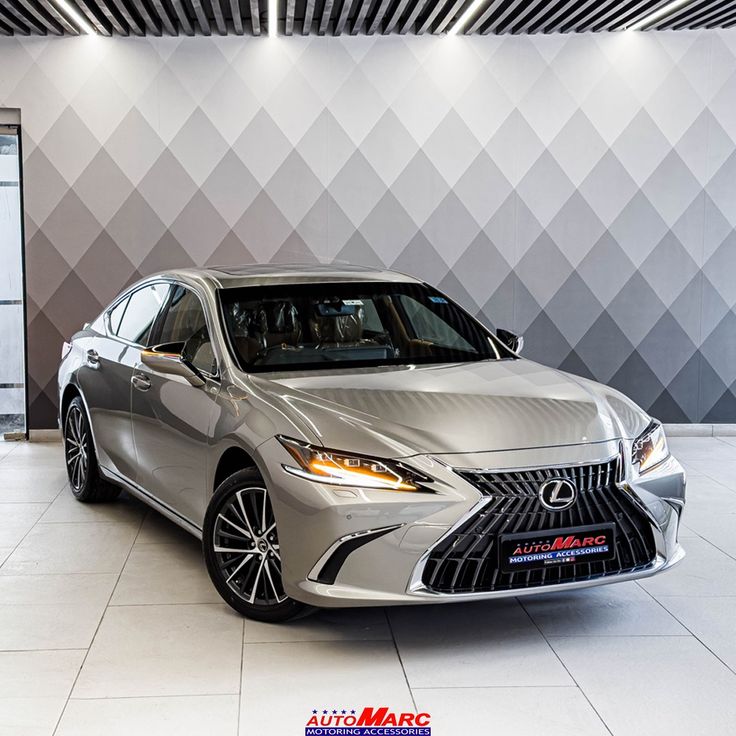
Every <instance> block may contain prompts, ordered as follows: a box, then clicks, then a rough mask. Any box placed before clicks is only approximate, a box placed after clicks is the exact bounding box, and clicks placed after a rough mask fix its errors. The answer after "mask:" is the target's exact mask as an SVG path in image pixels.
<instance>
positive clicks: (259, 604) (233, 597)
mask: <svg viewBox="0 0 736 736" xmlns="http://www.w3.org/2000/svg"><path fill="white" fill-rule="evenodd" d="M264 527H265V529H264ZM264 531H265V533H264ZM202 547H203V550H204V559H205V562H206V564H207V572H208V573H209V575H210V578H211V579H212V582H213V584H214V586H215V588H217V592H218V593H219V594H220V595H221V596H222V598H223V599H224V600H225V602H226V603H227V604H228V605H229V606H231V607H232V608H234V609H235V610H236V611H237V612H238V613H240V614H242V615H243V616H246V617H247V618H252V619H255V620H257V621H269V622H272V623H276V622H281V621H288V620H289V619H293V618H296V617H298V616H300V615H303V614H304V613H305V611H306V610H308V606H305V605H304V604H303V603H300V602H299V601H295V600H294V599H293V598H289V597H288V596H287V595H286V593H285V592H284V587H283V583H282V580H281V556H280V547H279V543H278V535H277V533H276V521H275V519H274V516H273V509H272V507H271V501H270V498H269V495H268V490H267V489H266V484H265V483H264V482H263V478H261V476H260V474H259V473H258V471H257V470H256V469H255V468H247V469H245V470H239V471H238V472H237V473H233V475H231V476H230V477H229V478H226V479H225V480H224V481H223V482H222V483H221V484H220V485H219V486H218V488H217V490H216V491H215V494H214V496H212V500H211V501H210V504H209V506H208V508H207V513H206V514H205V517H204V529H203V533H202ZM230 548H232V550H233V551H232V552H230V551H228V549H230ZM236 550H242V551H236Z"/></svg>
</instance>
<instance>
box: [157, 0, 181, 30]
mask: <svg viewBox="0 0 736 736" xmlns="http://www.w3.org/2000/svg"><path fill="white" fill-rule="evenodd" d="M151 2H152V3H153V7H154V9H155V11H156V13H157V14H158V17H159V20H160V21H161V26H162V28H163V29H164V31H166V33H167V34H168V35H169V36H178V35H179V29H178V28H177V27H176V21H175V19H174V18H172V17H171V16H170V15H169V10H168V8H167V7H165V6H164V4H163V2H162V0H151Z"/></svg>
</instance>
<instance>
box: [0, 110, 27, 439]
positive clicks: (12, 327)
mask: <svg viewBox="0 0 736 736" xmlns="http://www.w3.org/2000/svg"><path fill="white" fill-rule="evenodd" d="M22 208H23V193H22V181H21V142H20V127H19V126H18V125H2V124H0V263H1V264H2V267H0V437H2V436H5V435H9V436H10V437H17V436H18V435H21V436H25V435H26V426H27V425H26V413H27V412H26V347H25V346H26V324H25V305H24V303H23V300H24V296H25V278H24V259H23V215H22V213H23V209H22Z"/></svg>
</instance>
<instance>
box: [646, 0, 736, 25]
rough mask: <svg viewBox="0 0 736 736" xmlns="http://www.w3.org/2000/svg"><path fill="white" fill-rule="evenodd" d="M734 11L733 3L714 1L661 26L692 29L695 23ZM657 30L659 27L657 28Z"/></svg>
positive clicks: (670, 19)
mask: <svg viewBox="0 0 736 736" xmlns="http://www.w3.org/2000/svg"><path fill="white" fill-rule="evenodd" d="M734 10H736V8H734V6H733V3H730V2H723V0H714V1H713V2H709V3H707V4H705V5H704V6H702V7H700V8H699V10H698V11H696V12H690V13H688V14H686V15H685V16H680V17H679V18H678V17H673V18H668V19H667V22H666V23H663V24H662V26H663V27H666V28H672V29H674V30H678V31H679V30H682V29H683V28H692V27H693V26H694V24H696V23H702V22H706V23H707V22H709V21H710V20H712V19H714V18H718V17H720V16H722V15H723V14H724V12H725V13H730V12H733V11H734ZM657 28H659V26H657Z"/></svg>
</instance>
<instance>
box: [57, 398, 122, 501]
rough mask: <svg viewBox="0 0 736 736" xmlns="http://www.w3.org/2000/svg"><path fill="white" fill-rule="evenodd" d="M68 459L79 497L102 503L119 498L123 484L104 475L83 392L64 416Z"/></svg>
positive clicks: (70, 483) (74, 489) (69, 473)
mask: <svg viewBox="0 0 736 736" xmlns="http://www.w3.org/2000/svg"><path fill="white" fill-rule="evenodd" d="M64 460H65V462H66V472H67V475H68V476H69V487H70V488H71V489H72V493H73V494H74V498H76V499H77V501H81V502H82V503H99V502H103V501H112V500H113V499H115V498H117V496H118V494H119V493H120V488H118V487H117V486H114V485H112V483H108V482H107V481H106V480H104V479H103V478H101V477H100V468H99V465H98V464H97V455H96V454H95V446H94V443H93V442H92V432H91V431H90V426H89V418H88V417H87V411H86V409H85V408H84V403H83V402H82V399H81V398H80V397H79V396H75V397H74V398H73V399H72V400H71V402H70V403H69V407H68V408H67V410H66V415H65V416H64Z"/></svg>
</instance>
